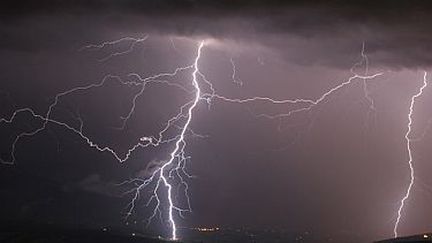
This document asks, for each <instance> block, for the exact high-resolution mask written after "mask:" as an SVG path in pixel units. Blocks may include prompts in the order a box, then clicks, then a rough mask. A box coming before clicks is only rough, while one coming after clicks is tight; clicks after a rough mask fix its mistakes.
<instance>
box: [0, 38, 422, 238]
mask: <svg viewBox="0 0 432 243" xmlns="http://www.w3.org/2000/svg"><path fill="white" fill-rule="evenodd" d="M147 39H148V36H147V35H146V36H144V37H143V38H133V37H125V38H121V39H118V40H115V41H107V42H103V43H101V44H96V45H95V44H91V45H87V46H84V47H83V48H81V49H80V50H81V51H85V50H88V51H100V50H102V49H104V48H106V47H108V46H114V45H117V44H119V43H123V42H126V43H129V45H128V48H127V49H126V50H124V51H120V52H113V53H111V54H109V55H107V56H105V57H104V58H102V59H100V61H107V60H109V59H111V58H114V57H116V56H121V55H125V54H128V53H130V52H132V51H133V50H134V49H135V47H136V45H137V44H139V43H143V42H145V41H146V40H147ZM170 41H171V45H172V47H173V49H174V50H176V51H177V49H176V47H175V45H174V42H173V40H172V38H171V39H170ZM205 45H206V44H205V42H204V41H201V42H199V43H198V46H197V53H196V56H195V58H194V61H193V63H192V64H190V65H187V66H183V67H177V68H175V69H174V70H173V71H171V72H162V73H158V74H154V75H152V76H149V77H142V76H140V75H139V74H137V73H129V74H128V75H127V77H126V78H121V77H119V76H114V75H107V76H105V77H104V78H103V79H102V80H101V81H100V82H98V83H94V84H90V85H87V86H81V87H76V88H73V89H70V90H66V91H64V92H61V93H58V94H56V95H55V97H54V100H53V102H52V103H50V104H49V106H48V110H47V112H46V113H45V114H38V113H37V112H35V110H33V109H32V108H28V107H25V108H19V109H17V110H15V111H14V112H13V114H12V115H11V116H10V117H9V118H1V119H0V124H1V123H13V122H14V121H15V119H16V118H17V117H18V116H19V115H20V114H21V113H29V114H30V115H31V116H32V117H33V118H34V119H36V120H39V121H41V122H42V124H41V125H40V126H39V127H37V128H36V129H34V130H32V131H28V132H22V133H20V134H18V135H17V136H16V137H15V139H14V140H13V142H12V149H11V152H10V158H8V159H6V160H4V159H3V158H0V162H2V163H4V164H14V163H15V162H16V155H15V153H16V147H17V145H18V143H19V142H20V141H21V140H23V139H24V138H26V137H32V136H35V135H37V134H38V133H40V132H41V131H44V130H45V129H46V127H47V125H48V124H53V125H57V126H60V127H63V128H65V129H67V130H69V131H71V132H72V133H74V134H76V135H77V136H78V137H79V138H81V139H82V140H83V141H84V142H85V143H86V144H87V145H88V146H90V147H92V148H94V149H95V150H96V151H98V152H103V153H109V154H111V155H112V157H113V158H114V159H115V160H117V161H118V162H120V163H123V162H125V161H127V160H128V159H130V158H131V156H132V155H133V153H134V152H135V151H136V150H138V149H141V148H146V147H157V146H161V145H174V146H173V148H172V150H171V152H170V153H169V154H168V156H167V159H166V160H163V161H160V162H157V167H156V168H155V169H154V171H152V172H151V174H150V176H148V177H147V178H133V179H130V180H127V181H124V182H122V183H120V184H118V185H120V186H132V188H131V189H129V190H127V191H126V192H125V193H124V195H130V196H131V200H130V202H129V204H128V205H127V206H126V209H125V211H126V214H125V219H126V220H128V219H129V217H130V216H131V215H133V214H134V213H135V212H136V211H137V205H138V204H139V203H140V200H142V198H143V195H142V194H143V193H144V192H146V191H149V193H150V196H149V197H148V199H147V200H146V202H145V203H144V205H145V206H146V207H150V206H153V208H152V209H153V210H151V215H150V216H149V217H148V218H147V219H146V222H147V225H148V224H150V223H151V222H152V221H153V219H154V218H155V217H159V219H160V221H161V222H164V218H165V217H166V218H167V220H165V222H166V223H167V225H168V227H169V228H170V230H171V234H170V238H171V239H173V240H177V239H178V238H179V237H178V232H177V225H178V222H176V218H177V217H184V215H183V214H184V213H186V212H191V211H192V208H191V203H190V198H189V192H188V190H189V185H188V183H187V180H188V179H189V178H191V177H192V176H191V175H190V174H189V173H188V172H187V171H186V164H187V161H188V160H189V159H190V157H188V156H186V152H185V148H186V146H187V143H186V138H187V136H188V135H190V136H192V137H204V136H202V135H199V134H196V133H195V132H194V131H193V130H192V128H191V122H192V119H193V115H194V112H195V108H196V107H197V105H198V104H199V102H200V101H204V102H206V103H207V104H208V106H209V107H210V105H211V103H212V102H213V101H214V100H219V101H220V102H228V103H233V104H247V103H252V102H266V103H268V104H270V105H287V106H290V105H296V106H295V108H293V109H291V110H289V111H288V112H284V113H277V114H267V113H254V115H255V116H256V117H262V118H268V119H276V118H277V119H281V120H282V119H284V118H286V117H289V116H292V115H294V114H296V113H301V112H310V111H312V110H313V109H314V108H316V107H317V106H319V105H322V104H323V103H325V102H327V101H328V99H329V97H330V96H332V95H335V94H336V93H337V92H338V91H340V90H342V89H344V88H346V87H347V86H350V85H351V84H353V83H354V82H357V81H359V82H362V83H361V85H362V89H363V94H364V99H365V100H366V101H367V102H368V104H369V110H370V111H369V112H371V111H375V103H374V100H373V99H372V97H371V96H370V92H369V90H368V86H367V82H368V81H370V80H372V79H374V78H377V77H379V76H381V75H383V74H384V73H383V72H378V73H374V74H369V60H368V57H367V56H366V54H365V45H364V43H363V46H362V50H361V60H360V61H359V62H357V63H355V64H354V65H353V66H352V68H351V69H350V71H351V74H352V75H351V76H350V77H348V78H347V79H346V80H345V81H342V82H341V83H339V84H337V85H336V86H334V87H330V88H329V89H328V90H326V91H325V92H323V93H322V94H321V95H320V96H319V97H316V98H292V99H274V98H272V97H267V96H253V97H248V98H235V97H234V98H232V97H227V96H224V95H222V94H219V93H218V92H217V91H216V89H215V88H214V86H213V84H212V82H211V81H210V80H209V79H207V77H206V76H205V74H203V73H202V72H201V71H200V69H199V62H200V59H201V58H202V50H203V48H204V47H205ZM259 60H260V59H259ZM230 63H231V66H232V80H233V82H234V83H236V84H238V85H240V86H242V85H243V82H242V80H240V79H239V78H238V77H237V70H236V66H235V63H234V60H233V59H232V58H231V59H230ZM363 65H364V68H365V69H364V73H363V74H358V73H357V72H356V70H355V69H356V68H357V67H359V66H363ZM182 72H191V81H192V82H191V84H192V85H191V86H189V85H182V84H179V83H176V82H173V81H168V80H169V79H167V78H173V77H176V76H177V75H178V74H179V73H182ZM426 76H427V73H426V72H425V74H424V80H423V85H422V86H421V87H420V89H419V91H418V93H416V94H415V95H414V96H412V97H411V103H410V108H409V114H408V130H407V132H406V134H405V140H406V145H407V150H408V157H409V159H408V164H409V167H410V172H411V173H410V183H409V186H408V188H407V191H406V194H405V195H404V197H403V198H402V200H401V204H400V207H399V210H398V217H397V221H396V223H395V226H394V235H395V236H397V235H398V234H397V228H398V225H399V222H400V219H401V214H402V210H403V208H404V205H405V201H406V200H407V199H408V198H409V194H410V191H411V188H412V186H413V183H414V168H413V165H412V162H413V158H412V150H411V142H412V141H413V140H412V139H411V138H410V134H411V130H412V127H411V126H412V115H413V110H414V105H415V102H416V99H417V98H419V97H420V96H421V95H422V93H423V90H424V89H425V88H426V86H427V81H426ZM111 81H115V82H117V83H118V84H120V85H128V86H133V87H136V88H137V89H138V92H137V93H135V94H134V96H133V97H132V100H131V103H130V108H129V109H128V110H127V111H126V112H125V113H124V114H123V115H122V116H121V117H120V118H121V120H122V125H121V126H120V127H119V129H123V128H125V126H127V123H128V121H129V119H130V118H131V117H132V116H133V115H134V113H135V110H136V109H137V100H138V99H139V98H140V97H141V96H142V95H144V93H145V91H146V88H147V87H148V86H149V85H165V86H171V87H175V88H178V89H179V90H181V91H183V92H185V93H187V94H189V95H193V99H191V100H189V101H187V102H186V103H185V104H183V105H181V106H180V108H179V110H178V112H177V113H176V114H174V115H173V116H171V118H170V119H168V120H167V121H166V123H165V124H164V126H163V127H162V129H161V130H160V131H159V132H158V133H157V135H156V136H142V137H141V138H139V139H138V141H137V142H136V143H135V144H133V145H132V146H131V147H129V148H128V149H127V151H126V152H125V153H119V152H117V151H116V150H115V149H114V148H111V147H109V146H105V145H103V144H98V143H96V142H94V141H93V139H92V138H91V137H89V136H87V135H86V131H85V127H84V121H83V119H82V118H81V116H80V114H79V113H78V116H77V117H76V119H77V120H78V121H79V126H78V127H75V126H73V125H70V124H68V123H67V122H63V121H60V120H57V119H56V118H55V117H54V113H55V109H56V107H57V105H58V104H59V102H60V100H61V99H62V98H63V97H65V96H68V95H72V94H74V93H80V92H89V91H90V90H92V89H97V88H100V87H102V86H104V85H105V84H106V83H107V82H111ZM203 87H205V88H206V89H205V90H204V89H203ZM173 129H175V130H176V131H178V132H177V134H176V135H170V136H168V135H167V134H170V133H169V132H170V131H171V130H173ZM175 189H176V191H175ZM181 189H183V191H182V193H181V194H182V195H181V196H184V198H185V201H186V202H185V203H186V206H185V207H181V206H179V200H178V199H177V196H178V195H179V194H180V191H181ZM162 192H163V193H162ZM175 192H176V193H175ZM165 194H166V195H165Z"/></svg>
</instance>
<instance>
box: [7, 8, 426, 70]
mask: <svg viewBox="0 0 432 243" xmlns="http://www.w3.org/2000/svg"><path fill="white" fill-rule="evenodd" d="M430 9H431V4H429V3H428V2H427V1H410V2H407V1H379V2H376V1H362V2H356V1H277V0H273V1H191V0H189V1H187V0H178V1H137V0H128V1H111V0H104V1H103V0H93V1H55V0H44V1H37V2H34V1H18V2H17V1H11V2H6V3H5V7H4V8H2V10H1V17H0V18H1V19H2V21H1V22H0V25H1V38H0V48H1V49H3V50H5V49H6V50H14V49H16V50H23V51H25V50H38V49H42V48H56V47H59V48H62V47H64V43H65V42H71V40H75V43H83V41H84V40H85V39H88V40H95V41H96V40H101V39H107V38H108V39H109V37H110V35H111V38H114V37H113V36H112V33H113V32H117V33H119V32H122V33H125V34H123V35H126V34H127V33H134V34H137V33H141V34H142V33H143V32H145V33H153V34H160V35H177V36H189V37H200V36H201V37H206V36H207V37H213V38H216V39H233V40H237V41H240V42H249V43H250V42H252V43H253V42H255V43H258V44H259V45H263V46H266V47H270V48H273V49H276V50H277V51H278V52H282V53H281V54H282V55H285V56H287V57H292V53H289V52H286V53H284V52H285V51H284V50H285V49H290V47H289V46H287V45H288V44H289V45H291V46H293V45H295V44H294V43H289V42H287V41H286V40H287V38H290V37H295V38H297V37H299V38H301V39H300V40H299V42H301V43H308V42H309V43H310V44H311V45H313V46H315V49H316V50H315V51H316V52H317V55H312V54H308V55H303V56H302V57H299V58H300V59H299V60H297V61H295V62H297V63H304V64H321V65H323V64H325V65H330V66H339V67H344V68H345V67H346V66H345V65H344V61H343V60H346V56H343V55H341V54H338V53H340V52H339V51H343V53H346V50H349V51H350V52H353V51H358V50H359V46H360V45H361V43H362V42H363V41H364V42H366V45H367V48H366V49H367V52H368V54H369V55H371V56H372V57H373V59H374V60H375V62H376V63H377V64H382V65H384V66H388V67H395V68H400V67H409V68H416V67H425V66H429V65H431V64H432V58H431V55H430V52H431V50H432V44H431V43H432V33H431V32H430V31H429V28H430V25H431V24H432V16H430V14H428V13H429V10H430ZM30 19H31V20H30ZM299 42H297V43H299ZM335 43H337V44H335ZM297 49H298V48H297ZM350 55H351V54H350ZM326 57H329V58H328V59H329V60H334V61H325V62H322V61H314V60H313V59H318V60H322V59H325V58H326Z"/></svg>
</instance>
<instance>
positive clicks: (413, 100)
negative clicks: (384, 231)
mask: <svg viewBox="0 0 432 243" xmlns="http://www.w3.org/2000/svg"><path fill="white" fill-rule="evenodd" d="M427 85H428V82H427V72H426V71H425V72H424V75H423V85H422V86H421V87H420V89H419V90H418V92H417V93H415V94H414V95H413V96H412V97H411V102H410V106H409V112H408V125H407V131H406V133H405V141H406V148H407V151H408V165H409V169H410V182H409V184H408V187H407V189H406V192H405V194H404V196H403V198H402V199H401V201H400V206H399V209H398V211H397V218H396V222H395V224H394V228H393V233H394V237H395V238H396V237H398V227H399V223H400V220H401V217H402V210H403V209H404V206H405V202H406V200H407V199H408V198H409V196H410V193H411V188H412V186H413V185H414V180H415V175H414V166H413V155H412V148H411V142H412V138H411V137H410V135H411V131H412V123H413V112H414V106H415V103H416V100H417V99H418V98H419V97H421V96H422V94H423V90H424V89H425V88H426V87H427Z"/></svg>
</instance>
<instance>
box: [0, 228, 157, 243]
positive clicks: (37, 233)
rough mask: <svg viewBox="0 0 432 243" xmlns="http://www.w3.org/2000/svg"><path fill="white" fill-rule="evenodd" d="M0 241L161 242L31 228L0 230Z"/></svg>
mask: <svg viewBox="0 0 432 243" xmlns="http://www.w3.org/2000/svg"><path fill="white" fill-rule="evenodd" d="M0 242H5V243H6V242H7V243H96V242H102V243H143V242H149V243H162V242H165V241H163V240H161V239H154V238H149V237H146V236H142V235H126V234H121V233H115V232H109V231H103V230H65V229H59V228H58V229H49V230H47V229H32V230H28V229H26V230H19V229H17V230H6V231H3V230H2V231H1V232H0Z"/></svg>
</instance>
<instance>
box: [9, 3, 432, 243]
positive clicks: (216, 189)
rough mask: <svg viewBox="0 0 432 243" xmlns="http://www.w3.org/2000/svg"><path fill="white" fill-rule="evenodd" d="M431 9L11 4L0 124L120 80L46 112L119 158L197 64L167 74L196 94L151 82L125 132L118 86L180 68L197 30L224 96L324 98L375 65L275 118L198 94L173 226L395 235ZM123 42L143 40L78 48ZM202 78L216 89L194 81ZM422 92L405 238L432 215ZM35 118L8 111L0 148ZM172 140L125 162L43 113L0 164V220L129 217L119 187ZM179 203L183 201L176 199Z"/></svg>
mask: <svg viewBox="0 0 432 243" xmlns="http://www.w3.org/2000/svg"><path fill="white" fill-rule="evenodd" d="M6 2H8V1H6ZM430 10H431V8H430V7H429V6H428V5H427V4H425V2H424V1H410V2H408V1H380V3H379V4H377V3H374V2H373V1H362V2H361V4H360V3H354V2H353V3H350V1H348V2H347V1H294V2H290V3H287V2H286V1H276V0H274V1H242V0H239V1H224V0H223V1H212V0H207V1H193V0H172V1H167V0H164V1H138V0H128V1H121V2H119V1H112V0H92V1H55V0H42V1H37V2H35V1H10V2H9V3H5V7H2V8H1V10H0V53H1V55H0V57H1V58H0V67H1V70H2V71H1V72H0V84H1V85H0V104H1V105H0V107H1V109H0V118H4V119H10V118H11V117H12V115H13V114H14V111H15V110H17V109H20V108H24V107H29V108H31V109H32V110H33V111H34V112H35V113H36V114H40V115H45V114H46V113H47V111H48V109H49V106H50V104H52V103H53V101H54V98H55V96H56V94H58V93H60V92H64V91H66V90H70V89H73V88H74V87H82V86H87V85H90V84H97V83H100V82H101V81H102V80H104V77H106V76H107V75H108V74H110V75H115V77H108V78H106V82H105V83H104V85H103V86H101V87H97V88H94V89H91V90H86V91H79V92H74V93H72V94H69V95H65V96H63V97H62V98H61V99H60V100H59V102H58V103H57V105H56V106H55V107H54V109H53V111H52V119H55V120H57V121H61V122H63V123H65V124H68V125H69V126H71V127H73V128H75V129H79V128H80V126H81V123H80V120H82V121H83V123H82V124H83V126H82V128H83V130H82V131H83V134H85V135H86V136H87V137H89V138H91V140H92V141H94V142H95V143H97V144H99V145H102V146H109V147H110V148H113V149H115V150H116V151H118V153H119V154H120V155H125V153H126V152H127V150H128V149H129V148H130V147H131V146H133V145H134V144H136V143H137V142H139V139H140V138H142V137H144V136H157V134H158V132H159V131H160V130H161V129H162V128H163V126H164V124H165V123H166V122H167V121H168V120H169V119H170V118H171V117H173V116H174V115H175V114H177V112H178V110H179V109H180V107H181V106H182V105H183V104H185V103H187V102H188V101H190V100H192V99H193V97H194V93H193V92H192V93H191V92H190V91H191V90H192V91H193V87H192V86H191V70H186V71H185V72H181V73H179V74H178V75H177V76H175V77H171V78H167V79H166V81H169V82H171V83H174V84H178V85H181V87H186V89H188V90H189V92H185V90H183V89H181V88H180V89H179V86H173V85H168V86H167V85H163V84H154V85H149V87H147V88H146V89H145V91H144V93H143V94H142V95H140V96H139V98H138V99H137V101H136V109H135V112H134V113H133V114H132V116H131V118H130V119H129V120H128V122H127V123H126V125H125V127H124V128H123V129H119V127H121V126H122V124H123V123H122V119H121V117H122V116H125V115H127V113H128V111H129V110H130V109H131V106H132V101H133V98H134V96H135V95H136V94H137V93H139V87H138V86H136V85H132V84H128V85H125V84H122V83H120V82H119V80H120V79H121V80H127V81H139V80H137V79H136V76H131V75H129V74H130V73H135V74H138V75H140V76H141V77H148V76H152V75H155V74H158V73H161V72H172V71H173V70H175V69H176V68H177V67H185V66H188V65H191V64H193V62H194V59H195V57H196V54H197V48H198V43H199V42H200V41H205V43H206V45H205V46H204V47H203V49H202V55H201V58H200V60H199V69H200V72H201V73H203V74H204V75H205V76H206V78H207V80H209V81H210V82H211V83H212V84H213V87H214V89H215V90H216V92H217V93H218V94H220V95H223V96H225V97H229V98H233V99H234V98H239V99H247V98H250V97H257V96H259V97H271V98H273V99H278V100H283V99H296V98H304V99H311V100H317V99H319V98H320V97H321V96H322V95H323V94H324V93H325V92H327V91H329V90H330V89H332V88H334V87H336V86H338V85H339V84H341V83H343V82H345V81H347V80H348V79H349V78H350V77H351V76H352V75H353V72H354V73H358V74H361V75H364V74H365V73H366V71H367V74H375V73H382V75H381V76H379V77H376V78H374V79H370V80H368V81H367V82H366V85H365V83H364V82H363V80H362V79H355V80H354V81H353V82H351V83H350V84H348V85H346V86H343V87H342V88H341V89H338V90H336V91H335V92H334V93H332V94H331V95H329V96H327V97H326V98H325V99H324V100H323V102H322V103H320V104H319V105H317V106H315V107H314V108H313V109H311V110H310V111H307V112H299V113H295V114H294V115H292V116H289V117H286V118H284V119H268V118H266V117H262V116H258V117H257V114H267V115H270V116H272V115H277V114H282V113H284V114H286V113H287V112H289V111H291V110H295V109H298V108H299V106H296V105H290V104H272V103H270V102H263V101H258V102H247V103H244V104H238V103H233V102H226V101H223V100H220V99H214V100H213V101H212V103H211V106H208V104H207V103H206V102H205V101H203V100H201V101H200V103H199V104H198V105H197V107H196V108H195V109H194V113H193V119H192V121H191V124H190V128H191V129H192V130H193V132H194V133H196V134H198V135H202V136H196V135H195V136H194V134H193V133H192V132H191V131H189V132H188V133H187V136H186V142H187V145H186V148H185V151H186V153H187V155H188V156H191V160H190V161H189V162H188V165H187V170H188V171H189V173H190V174H192V175H193V178H191V179H188V183H189V187H190V188H189V193H190V196H191V198H190V203H191V206H192V210H193V211H192V212H191V213H186V214H185V218H184V219H181V218H180V217H179V215H177V214H176V215H175V218H176V221H178V224H179V225H180V226H184V227H196V226H222V227H228V226H229V227H244V226H247V227H254V228H274V227H278V228H285V229H289V230H293V231H295V232H305V231H308V232H313V233H315V234H319V235H322V236H323V237H328V236H331V237H333V238H335V239H339V241H343V240H342V239H344V240H346V239H349V240H351V241H353V242H355V241H359V242H364V241H371V240H375V239H381V238H388V237H391V236H392V235H393V226H394V223H395V220H396V216H397V209H398V207H399V204H400V199H401V198H402V197H403V195H404V193H405V191H406V188H407V186H408V183H409V172H410V171H409V167H408V154H407V148H406V140H405V138H404V136H405V133H406V132H407V129H408V127H407V125H408V112H409V106H410V101H411V98H412V96H413V95H414V94H416V93H417V92H418V91H419V88H420V86H421V85H422V82H423V75H424V71H428V70H430V66H431V64H432V58H431V56H430V53H431V50H432V33H431V32H430V25H431V24H432V17H431V16H430V15H429V14H428V13H429V12H430ZM124 37H133V38H145V40H143V41H139V42H133V41H131V40H128V39H126V40H125V41H121V42H118V43H115V44H108V45H106V46H103V47H102V48H97V47H96V48H95V47H90V48H83V47H85V46H88V45H89V44H101V43H103V42H106V41H115V40H119V39H121V38H124ZM363 47H364V52H363V53H364V54H365V55H367V59H368V64H369V66H368V68H367V69H366V65H365V62H364V60H365V59H362V55H361V54H362V49H363ZM113 53H123V54H122V55H112V54H113ZM362 60H363V62H361V61H362ZM356 63H359V64H358V65H356V66H355V64H356ZM233 64H234V65H235V73H234V72H233ZM352 67H354V68H352ZM239 83H242V85H240V84H239ZM200 84H201V85H202V87H203V92H210V90H209V86H208V85H207V84H205V83H204V80H202V79H201V80H200ZM365 88H366V91H365ZM430 102H432V90H431V89H428V88H426V89H425V90H424V93H423V95H422V96H421V97H420V98H419V99H417V102H416V103H415V107H414V112H413V124H412V127H413V129H412V133H411V134H410V135H411V137H412V138H413V139H414V140H413V142H412V149H413V158H414V160H413V162H414V167H415V172H416V181H415V184H414V187H413V190H412V194H411V195H410V198H409V199H408V200H407V202H406V207H405V208H404V210H403V214H402V220H401V224H400V227H399V233H400V234H402V235H405V234H415V233H420V232H424V231H430V229H431V227H432V221H431V220H430V217H429V215H431V213H432V208H431V207H430V202H431V199H432V180H431V179H428V176H427V174H428V172H429V171H431V169H432V166H431V165H430V163H428V162H429V158H431V156H432V154H431V152H430V150H429V149H428V144H429V143H430V141H431V139H432V138H431V135H430V133H428V132H427V131H428V128H429V124H430V121H431V120H430V119H431V116H432V112H431V111H430V110H429V109H428V104H430ZM182 124H184V121H179V123H178V125H179V126H181V125H182ZM41 125H42V123H41V120H40V119H36V118H35V117H33V116H31V114H29V113H26V112H23V113H20V114H19V115H18V116H16V117H15V119H14V120H13V122H12V123H7V122H2V123H1V124H0V134H1V136H0V144H1V146H0V149H1V150H0V156H1V157H0V158H1V160H2V161H4V162H7V161H11V160H12V159H13V157H12V154H11V151H12V149H13V148H12V145H13V143H14V140H15V139H16V137H17V136H18V135H19V134H20V133H23V132H31V131H34V130H35V129H38V128H39V127H41ZM178 132H179V131H178V129H172V131H171V130H170V131H169V134H168V135H169V136H174V137H175V135H176V134H177V133H178ZM417 138H420V139H417ZM173 147H174V146H173V143H169V144H167V145H166V146H165V145H163V146H159V147H151V148H143V149H138V150H136V151H134V152H133V153H132V154H131V156H130V158H129V160H127V161H125V162H123V163H119V162H118V161H117V160H116V159H115V158H114V157H113V156H112V155H111V154H109V153H100V152H98V151H97V150H95V149H94V148H91V147H89V146H88V144H87V143H86V142H85V141H84V140H83V139H82V138H81V137H79V136H78V135H77V134H76V133H74V132H72V131H71V130H70V129H65V127H64V126H59V125H56V124H52V123H48V125H47V127H46V128H45V129H44V130H43V131H41V132H39V133H37V134H36V135H35V136H27V137H24V138H22V139H20V140H19V142H18V143H16V147H15V153H13V155H14V156H15V161H14V164H13V165H6V164H4V165H1V166H0V174H1V175H0V182H1V185H0V192H1V194H2V207H0V212H1V215H2V223H4V224H7V223H8V222H10V221H20V222H36V223H47V222H54V223H56V224H66V225H70V224H76V225H83V226H85V227H100V226H104V225H124V221H123V217H124V213H125V211H124V208H125V207H126V206H127V204H128V202H129V200H130V199H131V196H133V195H131V194H123V193H124V192H126V191H127V190H129V189H131V188H130V186H131V185H126V186H118V185H116V184H118V183H120V182H123V181H125V180H127V179H130V178H141V179H145V178H148V176H149V175H151V173H152V171H154V168H158V166H160V164H161V161H166V159H167V156H168V154H169V153H170V151H172V149H173ZM180 189H182V188H180ZM145 202H146V201H145V199H144V200H142V201H140V203H141V204H145ZM176 202H177V203H178V204H179V205H183V206H184V205H185V203H186V202H185V198H184V197H182V195H181V193H179V195H178V197H176ZM164 203H166V202H162V204H164ZM150 209H151V207H150ZM150 209H149V208H147V209H146V208H145V207H144V206H140V207H139V209H138V210H136V211H135V213H134V214H133V215H132V217H131V218H130V219H129V222H133V221H137V222H138V223H137V224H138V226H137V227H140V228H143V227H144V226H145V219H146V218H147V217H148V216H149V215H150V214H151V213H152V211H151V210H150ZM151 227H153V229H152V230H154V231H155V232H159V233H161V232H162V234H166V235H169V225H168V226H167V223H166V222H162V223H160V222H159V223H158V220H157V219H156V220H155V222H154V224H152V226H151Z"/></svg>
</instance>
